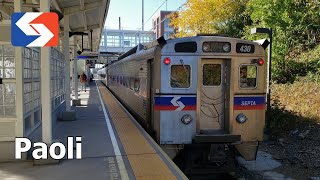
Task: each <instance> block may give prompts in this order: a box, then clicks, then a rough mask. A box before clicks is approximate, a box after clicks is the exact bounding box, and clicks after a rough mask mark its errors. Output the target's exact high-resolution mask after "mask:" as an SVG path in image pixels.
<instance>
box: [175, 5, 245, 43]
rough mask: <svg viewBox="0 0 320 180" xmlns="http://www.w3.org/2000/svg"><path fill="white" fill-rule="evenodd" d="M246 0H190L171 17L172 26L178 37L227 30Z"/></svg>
mask: <svg viewBox="0 0 320 180" xmlns="http://www.w3.org/2000/svg"><path fill="white" fill-rule="evenodd" d="M242 2H244V0H240V1H237V2H236V1H234V0H189V1H188V2H187V3H186V4H185V6H184V8H183V10H181V11H180V12H178V13H177V14H174V15H172V16H171V17H170V21H171V24H170V25H171V26H173V27H174V28H175V29H176V30H177V33H176V34H175V36H176V37H184V36H194V35H196V34H199V33H201V34H209V33H220V32H228V31H226V30H227V29H228V28H226V27H227V26H230V24H231V22H234V21H233V20H231V19H232V17H234V16H235V14H236V13H237V12H239V9H240V6H239V4H238V3H242Z"/></svg>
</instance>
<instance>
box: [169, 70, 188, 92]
mask: <svg viewBox="0 0 320 180" xmlns="http://www.w3.org/2000/svg"><path fill="white" fill-rule="evenodd" d="M190 74H191V67H190V66H189V65H172V66H171V77H170V85H171V87H173V88H188V87H190Z"/></svg>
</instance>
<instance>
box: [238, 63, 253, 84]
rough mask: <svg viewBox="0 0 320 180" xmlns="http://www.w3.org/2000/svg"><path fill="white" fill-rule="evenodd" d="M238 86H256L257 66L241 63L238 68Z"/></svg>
mask: <svg viewBox="0 0 320 180" xmlns="http://www.w3.org/2000/svg"><path fill="white" fill-rule="evenodd" d="M239 78H240V80H239V83H240V88H255V87H257V66H254V65H241V66H240V70H239Z"/></svg>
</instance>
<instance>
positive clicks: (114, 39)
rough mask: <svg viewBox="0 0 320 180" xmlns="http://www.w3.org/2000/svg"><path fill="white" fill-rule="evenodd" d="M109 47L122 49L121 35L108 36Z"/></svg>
mask: <svg viewBox="0 0 320 180" xmlns="http://www.w3.org/2000/svg"><path fill="white" fill-rule="evenodd" d="M107 47H121V46H120V35H108V36H107Z"/></svg>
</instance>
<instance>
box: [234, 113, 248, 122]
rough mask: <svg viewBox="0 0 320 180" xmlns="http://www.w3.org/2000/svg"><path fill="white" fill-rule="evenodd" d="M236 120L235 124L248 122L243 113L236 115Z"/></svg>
mask: <svg viewBox="0 0 320 180" xmlns="http://www.w3.org/2000/svg"><path fill="white" fill-rule="evenodd" d="M236 120H237V122H238V123H241V124H242V123H245V122H246V121H247V120H248V118H247V116H246V115H244V114H243V113H240V114H238V116H237V117H236Z"/></svg>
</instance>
